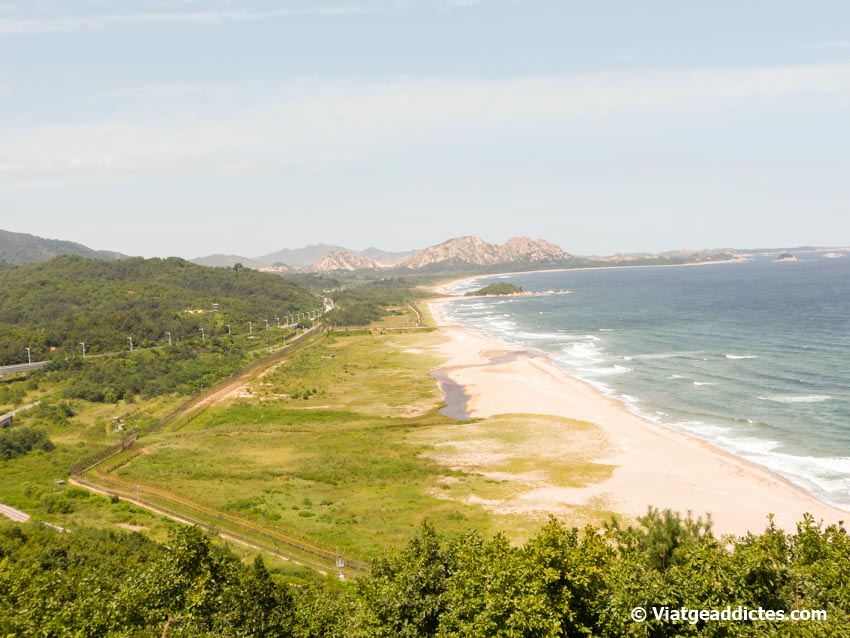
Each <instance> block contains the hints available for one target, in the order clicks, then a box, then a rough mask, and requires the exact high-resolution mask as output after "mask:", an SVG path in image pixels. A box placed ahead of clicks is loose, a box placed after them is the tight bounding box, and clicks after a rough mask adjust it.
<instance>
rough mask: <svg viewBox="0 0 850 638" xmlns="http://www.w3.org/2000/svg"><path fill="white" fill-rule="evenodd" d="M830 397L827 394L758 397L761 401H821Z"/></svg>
mask: <svg viewBox="0 0 850 638" xmlns="http://www.w3.org/2000/svg"><path fill="white" fill-rule="evenodd" d="M831 398H832V397H831V396H829V395H828V394H805V395H795V394H777V395H774V396H771V397H759V399H761V400H762V401H774V402H776V403H823V402H824V401H829V400H830V399H831Z"/></svg>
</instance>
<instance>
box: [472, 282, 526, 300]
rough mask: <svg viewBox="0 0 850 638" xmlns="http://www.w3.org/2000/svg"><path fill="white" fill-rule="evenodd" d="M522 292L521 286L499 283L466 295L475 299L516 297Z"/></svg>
mask: <svg viewBox="0 0 850 638" xmlns="http://www.w3.org/2000/svg"><path fill="white" fill-rule="evenodd" d="M521 292H522V287H521V286H516V285H514V284H507V283H498V284H490V285H489V286H484V287H483V288H479V289H478V290H474V291H471V292H468V293H466V296H467V297H474V296H479V295H516V294H518V293H521Z"/></svg>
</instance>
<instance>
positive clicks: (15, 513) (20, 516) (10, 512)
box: [0, 503, 30, 523]
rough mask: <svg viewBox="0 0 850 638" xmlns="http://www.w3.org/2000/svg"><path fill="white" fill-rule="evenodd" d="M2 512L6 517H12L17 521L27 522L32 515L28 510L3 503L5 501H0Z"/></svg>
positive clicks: (0, 512) (0, 511)
mask: <svg viewBox="0 0 850 638" xmlns="http://www.w3.org/2000/svg"><path fill="white" fill-rule="evenodd" d="M0 514H2V515H3V516H5V517H6V518H11V519H12V520H13V521H15V522H16V523H26V522H27V521H28V520H30V515H29V514H27V513H26V512H22V511H21V510H16V509H15V508H14V507H9V506H8V505H3V503H0Z"/></svg>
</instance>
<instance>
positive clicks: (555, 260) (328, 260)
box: [192, 236, 574, 272]
mask: <svg viewBox="0 0 850 638" xmlns="http://www.w3.org/2000/svg"><path fill="white" fill-rule="evenodd" d="M573 259H574V257H573V256H572V255H570V254H569V253H567V252H565V251H563V250H562V249H561V248H560V247H559V246H556V245H554V244H550V243H549V242H547V241H544V240H542V239H538V240H532V239H528V238H527V237H514V238H513V239H510V240H508V241H507V242H505V243H504V244H501V245H500V244H490V243H488V242H486V241H484V240H483V239H481V238H480V237H471V236H467V237H457V238H454V239H449V240H448V241H445V242H443V243H442V244H438V245H437V246H431V247H429V248H425V249H423V250H418V251H407V252H389V251H386V250H380V249H378V248H367V249H366V250H363V251H354V250H349V249H347V248H343V247H341V246H331V245H328V244H316V245H314V246H307V247H305V248H300V249H297V250H288V249H284V250H279V251H277V252H274V253H271V254H268V255H264V256H262V257H253V258H248V257H239V256H236V255H210V256H208V257H199V258H197V259H193V260H192V261H194V262H195V263H196V264H201V265H204V266H223V267H229V268H230V267H233V266H234V265H235V264H236V263H241V264H242V265H243V266H245V267H247V268H257V269H260V270H262V269H264V267H267V266H270V265H271V264H274V263H277V264H280V263H284V264H287V265H288V266H294V267H298V268H299V269H300V270H303V271H308V272H334V271H354V270H374V269H390V268H394V269H397V268H400V269H406V270H420V269H427V270H434V269H440V268H448V267H453V266H496V265H499V264H518V263H522V264H526V265H531V266H534V265H561V264H564V263H565V262H569V261H570V260H573Z"/></svg>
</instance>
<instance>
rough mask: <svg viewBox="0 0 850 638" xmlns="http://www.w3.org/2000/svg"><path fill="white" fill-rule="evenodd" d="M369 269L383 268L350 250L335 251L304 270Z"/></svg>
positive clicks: (372, 260) (368, 258)
mask: <svg viewBox="0 0 850 638" xmlns="http://www.w3.org/2000/svg"><path fill="white" fill-rule="evenodd" d="M367 268H373V269H374V268H381V264H379V263H378V262H377V261H375V260H374V259H372V258H371V257H367V256H366V255H363V254H360V253H355V252H351V251H350V250H335V251H333V252H331V253H328V254H327V255H325V256H324V257H322V258H321V259H319V260H317V261H315V262H313V263H312V264H310V265H309V266H307V267H306V268H304V270H309V271H314V272H330V271H332V270H364V269H367Z"/></svg>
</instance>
